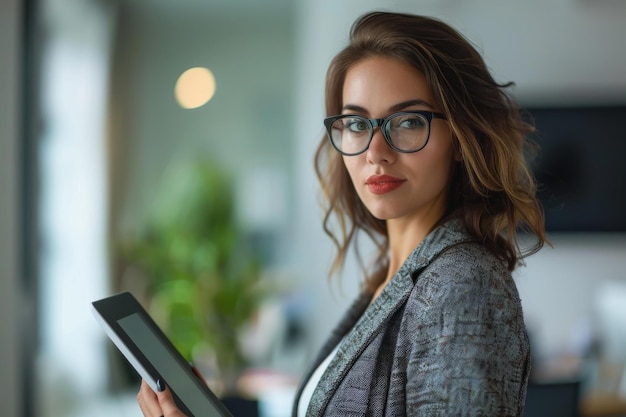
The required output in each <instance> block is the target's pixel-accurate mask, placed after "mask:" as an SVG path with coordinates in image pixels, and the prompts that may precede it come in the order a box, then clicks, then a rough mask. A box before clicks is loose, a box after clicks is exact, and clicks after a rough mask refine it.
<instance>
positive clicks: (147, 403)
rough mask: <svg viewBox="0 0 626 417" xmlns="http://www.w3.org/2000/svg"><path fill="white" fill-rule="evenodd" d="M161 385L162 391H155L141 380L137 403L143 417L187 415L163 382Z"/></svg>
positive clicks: (179, 416)
mask: <svg viewBox="0 0 626 417" xmlns="http://www.w3.org/2000/svg"><path fill="white" fill-rule="evenodd" d="M160 383H161V384H163V382H162V381H160ZM162 386H163V391H160V392H156V393H155V392H154V391H152V388H150V386H149V385H148V383H147V382H146V381H144V380H142V381H141V387H140V388H139V393H137V403H139V408H140V409H141V412H142V413H143V415H144V417H187V416H185V415H184V414H183V413H182V411H180V410H179V409H178V407H177V406H176V403H175V402H174V397H172V393H171V392H170V389H169V388H168V387H166V386H165V384H163V385H162Z"/></svg>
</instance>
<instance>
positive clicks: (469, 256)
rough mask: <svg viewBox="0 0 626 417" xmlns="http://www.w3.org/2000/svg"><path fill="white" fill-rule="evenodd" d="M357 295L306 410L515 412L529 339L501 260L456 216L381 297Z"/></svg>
mask: <svg viewBox="0 0 626 417" xmlns="http://www.w3.org/2000/svg"><path fill="white" fill-rule="evenodd" d="M370 300H371V295H370V294H366V293H364V294H362V295H361V296H360V297H358V298H357V300H356V301H355V302H354V304H353V305H352V307H351V308H350V309H349V310H348V312H347V314H346V315H345V316H344V318H343V319H342V320H341V321H340V322H339V325H338V326H337V327H336V328H335V330H334V331H333V333H332V334H331V336H330V338H329V340H328V341H327V342H326V344H325V345H324V346H323V348H322V349H321V352H320V354H319V356H318V357H317V360H316V361H314V364H313V366H312V367H311V369H310V370H309V372H308V373H307V374H306V375H305V378H304V379H303V381H302V384H301V386H300V389H299V390H298V392H297V394H296V401H295V404H294V409H293V415H294V416H296V411H297V404H298V400H299V398H300V395H301V392H302V389H303V387H304V385H305V384H306V381H307V380H308V379H309V378H310V376H311V374H312V373H313V371H314V370H315V368H317V366H318V365H319V363H320V362H321V361H322V360H323V359H324V358H326V356H327V355H329V354H330V353H331V351H332V350H333V349H334V348H335V347H336V346H337V344H338V343H340V346H339V349H338V351H337V354H336V356H335V357H334V358H333V360H332V361H331V362H330V364H329V366H328V368H327V370H326V372H325V373H324V374H323V376H322V378H321V380H320V382H319V384H318V386H317V388H316V389H315V391H314V393H313V396H312V398H311V402H310V404H309V408H308V410H307V417H317V416H343V417H346V416H350V417H352V416H354V417H356V416H375V417H380V416H489V417H495V416H521V415H522V411H523V406H524V401H525V396H526V388H527V382H528V376H529V371H530V355H529V342H528V336H527V334H526V328H525V325H524V318H523V315H522V308H521V302H520V299H519V295H518V292H517V288H516V286H515V283H514V281H513V279H512V277H511V274H510V273H509V271H508V270H507V269H506V266H505V265H504V264H503V263H502V262H501V261H499V260H498V259H496V258H495V257H494V256H493V255H492V254H491V253H490V252H488V251H487V250H486V249H485V248H484V247H483V246H482V245H480V244H477V243H475V242H472V239H471V238H470V236H469V235H468V234H467V233H466V232H464V229H463V227H462V226H461V223H460V222H459V221H458V220H452V221H449V222H447V223H445V224H443V225H442V226H439V227H438V228H436V229H435V230H434V231H433V232H432V233H431V234H429V235H428V236H427V237H426V239H425V240H424V241H423V242H422V243H421V244H420V245H419V246H418V247H417V248H416V249H415V250H414V251H413V253H412V254H411V255H410V256H409V257H408V259H407V260H406V262H405V263H404V265H403V266H402V267H401V268H400V270H399V271H398V272H397V273H396V274H395V275H394V277H393V278H392V280H391V281H390V283H389V284H388V285H387V286H386V287H385V289H384V290H383V291H382V293H381V294H380V296H379V297H378V298H377V299H376V300H374V302H373V303H371V304H370Z"/></svg>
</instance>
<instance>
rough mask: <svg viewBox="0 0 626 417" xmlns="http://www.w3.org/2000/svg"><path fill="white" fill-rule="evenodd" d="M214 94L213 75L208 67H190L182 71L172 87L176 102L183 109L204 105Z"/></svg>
mask: <svg viewBox="0 0 626 417" xmlns="http://www.w3.org/2000/svg"><path fill="white" fill-rule="evenodd" d="M214 94H215V77H214V76H213V73H212V72H211V70H210V69H208V68H204V67H196V68H190V69H188V70H187V71H185V72H183V73H182V74H181V75H180V77H178V80H177V81H176V86H175V87H174V95H175V96H176V100H177V101H178V104H180V106H181V107H182V108H184V109H195V108H197V107H200V106H204V105H205V104H206V103H207V102H208V101H209V100H211V98H213V95H214Z"/></svg>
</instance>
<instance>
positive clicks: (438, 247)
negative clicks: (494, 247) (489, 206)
mask: <svg viewBox="0 0 626 417" xmlns="http://www.w3.org/2000/svg"><path fill="white" fill-rule="evenodd" d="M467 240H469V239H468V236H467V234H465V233H464V232H463V231H462V227H461V225H460V222H459V221H454V220H453V221H450V222H448V223H446V224H445V225H443V226H441V227H438V228H436V229H435V230H434V231H433V232H432V233H431V234H430V235H429V236H427V237H426V239H424V241H423V242H422V244H420V245H419V246H418V247H417V248H416V249H415V250H414V251H413V253H412V254H411V255H410V256H409V258H408V259H407V260H406V262H405V263H404V264H403V265H402V267H401V268H400V270H398V272H397V273H396V274H395V275H394V276H393V278H392V279H391V281H390V282H389V284H387V286H386V287H385V288H384V289H383V291H382V292H381V293H380V295H379V296H378V298H376V300H374V302H373V303H372V304H371V305H370V306H369V307H367V308H366V309H365V311H364V312H363V314H362V315H361V317H360V318H359V319H358V321H357V322H356V324H355V325H354V327H353V328H352V330H350V331H349V332H348V333H347V334H346V336H345V337H344V338H343V340H341V341H339V349H338V350H337V353H336V355H335V357H334V358H333V359H332V360H331V362H330V364H329V365H328V368H327V369H326V371H325V372H324V375H323V376H322V378H321V380H320V382H319V384H318V385H317V388H316V389H315V391H314V392H313V396H312V398H311V402H310V405H309V408H308V412H307V416H321V415H323V413H324V410H325V409H326V406H327V405H328V402H329V401H330V399H331V398H332V396H333V394H334V392H335V391H336V390H337V388H338V386H339V384H340V383H341V381H342V380H343V378H344V377H345V375H346V374H347V372H348V371H349V370H350V368H351V367H352V365H353V364H354V362H355V361H356V360H357V358H358V357H359V355H360V354H361V353H362V352H363V351H364V350H365V348H366V347H367V345H368V344H369V343H370V342H371V341H372V339H373V338H374V337H375V336H376V334H377V333H378V332H379V331H380V330H381V328H383V327H384V326H385V325H386V323H387V321H388V320H389V318H390V317H391V316H392V315H393V314H394V313H395V312H396V311H397V310H398V309H399V308H401V307H402V306H403V305H404V303H405V302H406V300H407V299H408V297H409V295H410V294H411V291H412V290H413V287H414V286H415V279H416V278H417V276H418V273H419V272H420V271H421V270H422V269H424V268H425V267H426V266H427V265H428V264H429V263H430V262H431V261H432V259H433V258H435V257H436V256H437V255H438V254H439V253H441V252H442V251H443V250H445V249H446V248H448V247H450V246H451V245H454V244H458V243H461V242H464V241H467ZM343 325H345V323H343ZM331 349H332V347H329V351H330V350H331Z"/></svg>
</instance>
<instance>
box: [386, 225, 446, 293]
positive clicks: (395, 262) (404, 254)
mask: <svg viewBox="0 0 626 417" xmlns="http://www.w3.org/2000/svg"><path fill="white" fill-rule="evenodd" d="M438 221H439V219H438V218H437V219H431V220H427V221H415V220H413V221H404V220H403V219H392V220H388V221H387V236H388V239H389V268H388V269H387V275H386V277H385V280H384V281H383V282H382V283H381V284H380V285H379V286H378V288H377V289H376V291H375V293H374V298H376V297H377V296H378V295H379V294H380V292H381V291H382V290H383V288H385V286H386V285H387V283H389V281H391V278H393V276H394V275H395V273H396V272H398V270H399V269H400V267H401V266H402V264H404V262H405V261H406V259H407V258H408V257H409V255H410V254H411V252H413V250H414V249H415V248H416V247H417V246H418V245H419V244H420V243H422V241H423V240H424V238H426V236H427V235H428V234H429V233H430V232H431V230H432V229H433V228H434V227H435V225H436V224H437V222H438Z"/></svg>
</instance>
